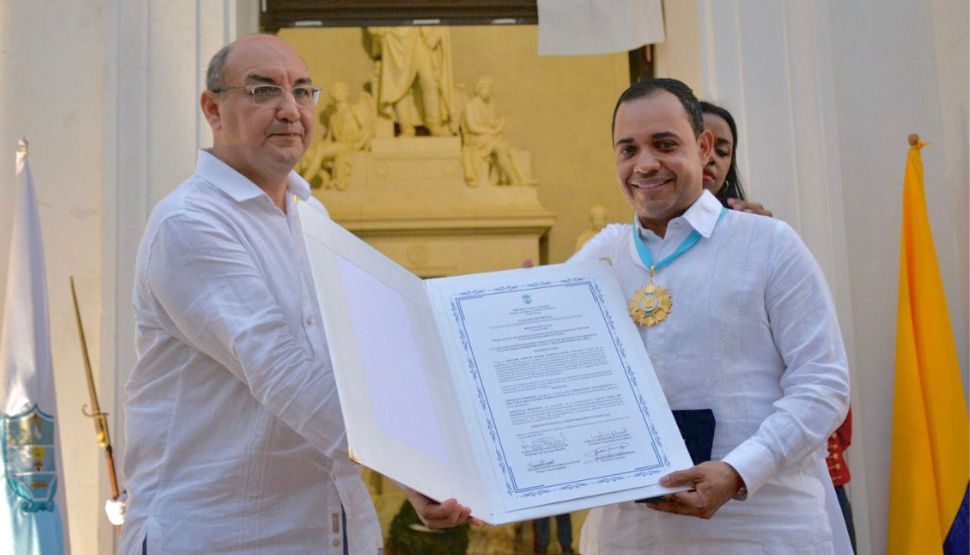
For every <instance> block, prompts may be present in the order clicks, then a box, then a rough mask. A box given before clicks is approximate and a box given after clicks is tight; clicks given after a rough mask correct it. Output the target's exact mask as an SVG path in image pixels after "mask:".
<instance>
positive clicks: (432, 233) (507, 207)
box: [314, 137, 555, 277]
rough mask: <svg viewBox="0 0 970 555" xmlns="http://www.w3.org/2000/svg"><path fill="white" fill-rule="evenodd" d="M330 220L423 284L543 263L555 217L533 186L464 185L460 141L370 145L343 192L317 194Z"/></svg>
mask: <svg viewBox="0 0 970 555" xmlns="http://www.w3.org/2000/svg"><path fill="white" fill-rule="evenodd" d="M314 195H316V196H317V198H319V199H320V200H321V202H323V204H324V205H325V206H326V207H327V209H328V210H329V211H330V214H331V216H332V217H333V219H334V220H336V221H337V222H339V223H340V224H341V225H343V226H344V227H346V228H347V229H349V230H350V231H352V232H354V233H355V234H357V235H358V236H360V237H361V238H363V239H364V240H366V241H367V242H368V243H370V244H371V245H372V246H374V247H375V248H377V249H378V250H380V251H382V252H384V254H386V255H388V256H389V257H391V258H392V259H394V260H395V261H396V262H398V263H399V264H401V265H403V266H405V267H406V268H408V269H409V270H411V271H412V272H414V273H416V274H417V275H420V276H422V277H432V276H444V275H452V274H463V273H471V272H483V271H493V270H500V269H508V268H516V267H521V266H522V265H523V264H525V263H527V261H528V262H531V264H540V263H542V262H544V257H545V256H544V253H543V252H542V251H543V250H544V249H543V245H541V244H540V239H541V238H542V237H543V236H544V235H545V234H546V232H547V231H548V230H549V228H550V227H552V224H553V223H554V222H555V217H554V216H553V214H552V213H550V212H549V211H547V210H546V209H545V208H543V207H542V205H541V204H540V203H539V199H538V196H537V195H536V190H535V188H534V187H510V186H496V185H491V184H487V183H483V184H482V185H481V186H479V187H475V188H472V187H468V186H467V185H466V184H465V180H464V177H463V170H462V164H461V142H460V140H459V139H458V137H412V138H395V139H374V141H373V143H372V150H371V152H358V153H356V154H355V158H354V165H353V170H352V174H351V177H350V182H349V186H348V187H347V189H346V190H343V191H336V190H315V191H314Z"/></svg>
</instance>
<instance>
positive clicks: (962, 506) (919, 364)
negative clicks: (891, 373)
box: [887, 139, 970, 555]
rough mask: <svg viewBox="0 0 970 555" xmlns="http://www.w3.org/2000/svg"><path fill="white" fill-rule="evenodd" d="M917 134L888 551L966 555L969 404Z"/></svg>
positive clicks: (908, 192)
mask: <svg viewBox="0 0 970 555" xmlns="http://www.w3.org/2000/svg"><path fill="white" fill-rule="evenodd" d="M923 146H924V144H923V143H921V142H919V140H918V139H917V140H916V141H915V143H914V144H913V146H912V148H910V150H909V158H908V160H907V162H906V177H905V182H904V184H903V226H902V227H903V230H902V231H903V232H902V244H901V247H900V254H899V260H900V262H899V314H898V320H897V325H896V382H895V386H894V399H893V442H892V470H891V473H890V487H889V535H888V545H887V552H888V553H889V554H890V555H895V554H900V555H917V554H918V555H929V554H934V553H943V554H946V555H951V554H953V555H956V554H959V555H967V553H968V552H970V547H968V525H970V523H968V516H967V484H968V480H970V460H968V457H970V453H968V440H970V431H968V418H967V403H966V399H965V398H964V395H963V384H962V382H961V380H960V366H959V363H958V360H957V351H956V344H955V343H954V341H953V332H952V329H951V327H950V317H949V314H948V311H947V306H946V296H945V295H944V293H943V280H942V279H941V278H940V270H939V267H938V265H937V261H936V250H935V249H934V248H933V234H932V231H931V229H930V221H929V217H928V216H927V211H926V199H925V196H924V192H923V160H922V158H921V156H920V149H921V148H922V147H923Z"/></svg>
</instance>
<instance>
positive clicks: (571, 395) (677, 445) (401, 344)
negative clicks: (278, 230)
mask: <svg viewBox="0 0 970 555" xmlns="http://www.w3.org/2000/svg"><path fill="white" fill-rule="evenodd" d="M300 210H301V212H300V217H301V220H302V222H303V229H304V234H305V238H306V245H307V251H308V254H309V258H310V263H311V266H312V269H313V276H314V281H315V284H316V291H317V296H318V299H319V302H320V309H321V312H322V317H323V321H324V326H325V331H326V335H327V343H328V345H329V350H330V356H331V359H332V361H333V367H334V373H335V376H336V383H337V389H338V393H339V395H340V402H341V406H342V408H343V415H344V421H345V424H346V428H347V438H348V442H349V445H350V449H351V453H352V456H353V457H354V458H355V459H356V460H358V461H359V462H360V463H361V464H364V465H366V466H368V467H370V468H373V469H374V470H376V471H378V472H380V473H381V474H383V475H385V476H387V477H389V478H391V479H393V480H395V481H397V482H399V483H401V484H404V485H406V486H408V487H411V488H413V489H415V490H418V491H420V492H422V493H424V494H425V495H427V496H429V497H431V498H432V499H437V500H444V499H447V498H450V497H455V498H457V499H458V501H459V502H460V503H462V504H464V505H466V506H468V507H471V509H472V514H473V516H476V517H478V518H480V519H482V520H484V521H486V522H488V523H491V524H503V523H507V522H514V521H520V520H527V519H531V518H538V517H542V516H550V515H555V514H562V513H566V512H571V511H576V510H580V509H588V508H590V507H595V506H599V505H607V504H611V503H618V502H622V501H631V500H635V499H642V498H647V497H653V496H656V495H662V494H664V493H669V492H671V491H676V490H672V489H669V488H664V487H661V486H659V485H658V484H657V482H658V481H659V479H660V478H661V477H662V476H664V475H665V474H668V473H670V472H673V471H675V470H679V469H684V468H689V467H691V466H692V463H691V459H690V455H689V454H688V452H687V449H686V447H685V446H684V441H683V439H682V438H681V436H680V433H679V431H678V429H677V425H676V423H675V421H674V418H673V415H672V414H671V412H670V409H669V407H668V406H667V401H666V399H665V398H664V395H663V392H662V391H661V389H660V385H659V383H658V382H657V378H656V376H655V375H654V372H653V367H652V365H651V364H650V359H649V358H648V357H647V353H646V351H645V350H644V347H643V342H642V340H641V339H640V335H639V332H638V331H637V329H636V327H635V326H634V324H633V322H632V321H631V320H630V318H629V316H628V314H627V311H626V300H625V299H624V296H623V294H622V292H621V290H620V286H619V283H618V282H617V280H616V277H615V276H614V275H613V272H612V270H611V268H610V267H609V264H608V263H607V262H597V263H591V264H559V265H552V266H542V267H538V268H529V269H520V270H509V271H504V272H492V273H486V274H473V275H465V276H458V277H448V278H440V279H429V280H422V279H420V278H418V277H417V276H415V275H413V274H411V273H410V272H408V271H407V270H405V269H404V268H403V267H401V266H399V265H398V264H396V263H395V262H393V261H392V260H390V259H389V258H387V257H386V256H384V255H383V254H381V253H379V252H378V251H377V250H375V249H373V248H372V247H370V246H369V245H367V244H366V243H364V242H363V241H361V240H360V239H358V238H356V237H354V236H353V235H352V234H350V233H349V232H347V231H346V230H344V229H343V228H342V227H340V226H339V225H337V224H336V223H334V222H332V221H331V220H330V219H329V218H328V217H327V216H326V215H325V214H323V213H322V212H318V209H314V208H313V207H312V206H308V203H305V204H301V206H300ZM680 489H684V488H680Z"/></svg>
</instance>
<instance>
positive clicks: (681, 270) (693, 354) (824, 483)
mask: <svg viewBox="0 0 970 555" xmlns="http://www.w3.org/2000/svg"><path fill="white" fill-rule="evenodd" d="M720 211H721V205H720V203H718V201H717V200H716V199H715V198H714V197H713V196H712V195H711V194H710V193H707V192H704V193H703V194H702V195H701V197H700V198H699V199H698V200H697V201H696V202H695V203H694V204H693V205H692V206H691V207H690V208H689V209H688V210H687V212H685V213H684V215H683V216H681V217H678V218H675V219H673V220H671V221H670V223H669V224H668V225H667V231H666V235H665V237H663V238H660V237H658V236H657V235H655V234H654V233H653V232H651V231H647V230H643V229H640V231H639V233H640V234H641V237H642V238H643V240H644V243H645V244H646V246H647V248H648V249H650V250H651V253H652V255H653V259H654V260H660V259H663V258H664V257H666V256H667V255H668V254H670V253H672V252H674V250H675V249H676V248H677V247H678V246H679V245H680V244H681V243H682V242H683V240H684V239H685V238H686V237H687V236H688V235H689V234H690V233H691V232H692V231H694V230H697V231H698V232H699V233H700V234H701V236H702V239H701V240H700V241H698V242H697V244H695V245H694V246H693V247H692V248H691V249H690V250H688V251H686V252H685V253H684V254H683V255H681V256H680V257H679V258H677V259H676V260H674V261H673V262H671V263H670V265H668V266H665V267H664V268H663V269H661V270H659V271H657V272H656V274H655V276H654V283H655V284H656V285H658V286H662V287H665V288H667V289H668V290H669V291H670V294H671V297H672V300H673V303H672V308H671V311H670V315H669V316H668V318H667V319H666V320H665V321H663V322H661V323H659V324H657V325H655V326H653V327H643V328H640V335H641V337H642V338H643V342H644V345H646V348H647V352H648V353H649V354H650V358H651V361H652V362H653V365H654V368H655V370H656V372H657V377H658V378H659V380H660V384H661V386H662V387H663V390H664V393H665V394H666V396H667V400H668V402H669V404H670V408H671V409H705V408H710V409H713V411H714V417H715V420H716V425H715V434H714V447H713V454H712V457H713V458H714V459H720V460H723V461H725V462H727V463H729V464H730V465H731V466H733V467H734V468H735V469H736V470H737V471H738V473H739V474H740V475H741V477H742V478H743V479H744V482H745V484H746V486H747V490H748V495H747V498H746V499H744V500H731V501H728V502H727V503H726V504H725V505H724V506H722V507H721V508H720V510H719V511H718V512H717V513H716V514H715V515H714V517H713V518H711V519H710V520H702V519H699V518H695V517H688V516H681V515H674V514H668V513H661V512H658V511H654V510H652V509H649V508H647V507H646V506H644V505H642V504H636V503H632V502H631V503H623V504H619V505H612V506H609V507H604V508H600V509H594V510H593V511H592V512H591V514H590V516H589V518H588V519H587V520H586V524H585V526H584V528H583V534H582V546H581V547H580V551H581V552H582V553H583V554H584V555H616V554H630V553H677V554H695V553H698V554H701V553H702V554H716V555H731V554H745V555H747V554H751V553H811V554H816V553H824V554H830V553H833V552H834V550H835V548H834V546H833V531H832V526H830V514H829V512H828V511H827V510H826V488H828V489H831V487H832V486H831V480H830V479H829V477H828V474H827V472H826V470H825V466H824V464H819V463H820V461H821V457H822V456H823V451H824V449H825V445H826V444H825V441H826V438H827V437H828V436H829V434H830V433H831V432H832V430H834V429H835V428H836V427H837V426H838V425H839V424H840V423H841V422H842V420H843V418H844V417H845V414H846V411H847V410H848V400H849V376H848V367H847V362H846V356H845V349H844V346H843V344H842V336H841V333H840V332H839V327H838V322H837V320H836V314H835V309H834V307H833V304H832V300H831V296H830V294H829V290H828V287H827V285H826V283H825V279H824V277H823V276H822V274H821V272H820V270H819V268H818V265H817V264H816V263H815V260H814V258H812V255H811V254H810V253H809V251H808V249H807V247H805V245H804V243H802V241H801V239H799V237H798V236H797V234H796V233H795V232H794V230H792V229H791V228H790V227H789V226H788V225H787V224H785V223H784V222H781V221H779V220H774V219H770V218H766V217H763V216H756V215H753V214H746V213H742V212H736V211H734V210H730V211H727V213H726V214H725V215H724V217H723V218H721V219H720V221H718V215H719V213H720ZM638 227H639V226H638ZM601 257H609V258H610V259H611V261H612V263H613V267H614V269H615V271H616V274H617V276H618V277H619V279H620V283H621V285H622V287H623V289H624V293H625V294H626V295H627V297H628V298H629V297H632V296H633V294H634V292H635V291H636V290H637V289H639V288H640V287H643V286H644V285H646V284H647V283H648V282H649V272H648V271H647V269H646V268H645V267H644V265H643V263H642V262H641V260H640V257H639V255H638V254H637V250H636V246H635V244H634V241H633V226H632V225H610V226H608V227H606V228H605V229H604V230H603V231H602V232H600V233H599V234H598V235H597V236H596V237H594V238H592V239H591V240H590V241H589V242H587V243H586V245H584V246H583V248H582V249H580V251H579V252H578V253H576V255H575V256H574V257H573V258H572V260H591V259H597V258H601ZM835 510H836V511H837V510H838V509H837V507H836V508H835ZM832 518H838V519H841V515H840V514H839V515H836V516H833V517H832ZM831 522H839V521H837V520H832V521H831ZM843 527H844V525H843ZM836 545H837V544H836Z"/></svg>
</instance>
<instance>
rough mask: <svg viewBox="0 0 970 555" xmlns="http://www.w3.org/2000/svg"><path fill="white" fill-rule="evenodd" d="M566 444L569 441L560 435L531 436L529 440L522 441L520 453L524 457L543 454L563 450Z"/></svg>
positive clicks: (567, 444)
mask: <svg viewBox="0 0 970 555" xmlns="http://www.w3.org/2000/svg"><path fill="white" fill-rule="evenodd" d="M568 446H569V441H568V440H567V439H566V438H565V437H563V436H561V435H560V436H559V437H550V436H542V437H537V438H533V439H531V440H530V441H523V442H522V454H523V455H525V456H526V457H532V456H535V455H544V454H546V453H555V452H556V451H563V450H565V449H566V447H568Z"/></svg>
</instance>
